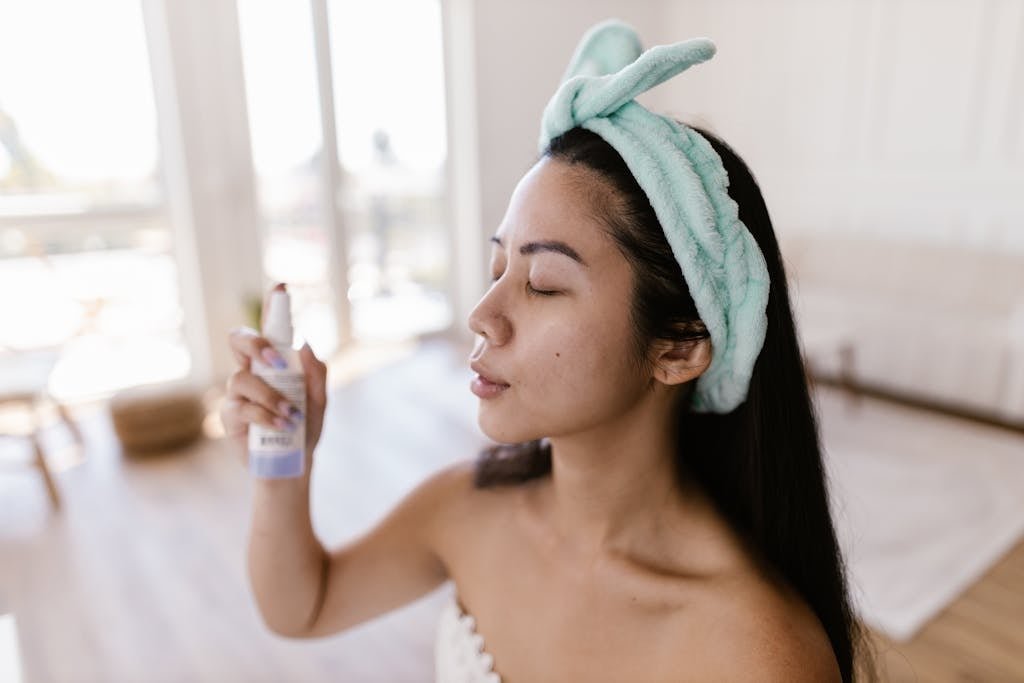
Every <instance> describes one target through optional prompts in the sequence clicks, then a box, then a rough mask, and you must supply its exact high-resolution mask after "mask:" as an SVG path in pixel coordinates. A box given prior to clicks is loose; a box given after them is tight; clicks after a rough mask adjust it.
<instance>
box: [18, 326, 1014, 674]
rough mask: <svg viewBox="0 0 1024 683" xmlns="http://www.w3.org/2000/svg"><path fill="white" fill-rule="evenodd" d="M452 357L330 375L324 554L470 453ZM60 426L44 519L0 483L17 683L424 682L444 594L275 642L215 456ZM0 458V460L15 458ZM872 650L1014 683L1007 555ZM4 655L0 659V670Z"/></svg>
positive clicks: (91, 428) (221, 453) (225, 474)
mask: <svg viewBox="0 0 1024 683" xmlns="http://www.w3.org/2000/svg"><path fill="white" fill-rule="evenodd" d="M467 353H468V349H458V348H454V347H452V346H449V345H447V344H444V343H442V342H431V343H429V344H426V345H424V346H423V347H422V348H420V349H418V350H415V353H413V354H412V355H404V356H402V357H400V358H398V359H397V360H396V361H395V362H394V363H393V364H391V365H387V366H386V367H384V368H383V369H379V370H377V371H375V372H374V373H373V374H372V375H368V376H362V377H358V376H356V375H357V374H358V373H357V372H352V371H351V368H350V367H349V368H347V369H346V370H345V371H344V372H338V373H336V375H337V376H341V375H345V376H347V377H350V378H351V377H354V378H353V379H351V381H350V382H349V383H348V384H346V385H345V386H339V387H336V388H335V389H333V391H332V394H331V399H330V401H329V404H328V416H327V420H326V425H327V426H326V427H325V430H324V435H323V440H322V445H321V447H320V448H319V449H318V451H317V458H316V464H315V472H316V476H315V477H314V483H313V501H312V508H313V521H314V526H315V528H316V529H317V533H318V535H319V536H320V538H321V540H322V541H323V542H324V543H325V544H327V545H333V544H335V543H338V542H341V541H342V540H344V539H346V538H348V537H350V536H352V535H354V534H356V533H358V532H360V531H362V530H363V529H365V528H366V526H367V525H368V524H370V523H372V522H373V521H374V520H375V519H377V518H379V517H380V515H382V514H383V513H384V511H385V510H387V509H388V508H389V507H390V505H391V504H393V502H394V501H395V500H396V499H397V498H398V497H400V496H401V495H402V494H403V493H404V492H406V491H407V490H408V489H409V488H411V487H412V486H413V485H414V484H415V483H417V482H418V481H419V480H421V479H422V478H423V477H424V476H426V474H428V473H429V472H431V471H433V470H435V469H436V468H438V467H440V466H441V465H443V464H445V463H447V462H450V461H453V460H456V459H461V458H464V457H467V456H469V455H471V454H472V453H474V452H475V450H476V449H477V448H478V447H479V446H480V445H482V444H483V443H484V439H483V438H482V437H481V435H480V434H479V432H478V431H477V429H476V426H475V405H476V399H475V397H473V396H472V394H470V393H469V391H468V389H467V386H468V380H469V377H470V373H469V371H468V369H467V368H466V364H465V358H466V355H467ZM378 362H379V360H378ZM821 391H823V392H824V391H829V390H827V389H824V388H823V389H821ZM872 400H874V399H872ZM77 414H78V416H79V417H80V424H81V427H82V430H83V432H84V434H85V439H86V444H87V447H86V450H85V451H84V452H76V451H75V449H74V448H72V447H71V446H70V443H69V440H68V439H67V438H66V437H65V435H63V434H62V433H61V431H60V428H59V426H56V425H55V426H54V427H53V428H52V429H50V430H48V432H47V433H46V434H45V440H44V445H45V446H46V447H47V451H48V453H49V454H50V456H49V457H50V460H51V463H52V464H53V465H54V467H55V468H56V469H57V470H58V471H59V473H58V474H57V481H58V485H59V486H60V489H61V491H62V494H63V496H64V498H65V505H64V508H63V510H62V511H61V512H59V513H54V512H51V511H50V510H49V508H48V506H47V500H46V495H45V492H44V490H43V488H42V486H41V484H40V483H39V481H38V478H37V477H34V476H33V475H32V474H31V473H28V472H26V473H24V474H17V473H15V474H12V473H0V618H4V617H3V615H13V618H14V624H15V627H16V633H17V640H18V644H17V648H16V650H14V651H15V652H17V653H19V654H18V658H19V668H20V671H21V678H22V680H23V681H25V682H27V683H47V682H50V681H53V682H61V683H64V682H72V681H74V682H79V681H103V682H105V683H117V682H120V681H125V682H129V681H131V682H134V681H146V682H150V681H155V682H160V681H168V682H171V681H174V682H178V681H190V682H192V681H196V682H202V681H210V682H211V683H213V682H216V683H228V682H234V681H238V682H241V681H268V682H269V681H275V682H278V681H303V682H305V681H309V682H317V681H332V682H333V681H356V682H360V683H362V682H367V683H373V682H375V681H380V682H382V683H383V682H385V681H387V682H388V683H402V682H404V681H408V682H410V683H412V682H417V681H431V680H433V668H432V667H433V636H434V624H435V620H436V618H437V613H438V610H439V608H440V605H441V603H442V601H443V600H444V599H445V598H446V597H447V595H448V594H449V592H450V590H451V587H450V586H445V587H443V588H441V589H439V590H438V591H436V592H435V593H433V594H431V595H429V596H426V597H425V598H424V599H422V600H420V601H418V602H416V603H413V604H412V605H409V606H407V607H405V608H402V609H400V610H397V611H395V612H393V613H391V614H389V615H386V616H384V617H382V618H380V619H378V620H375V621H374V622H371V623H369V624H365V625H363V626H360V627H358V628H356V629H354V630H352V631H350V632H348V633H346V634H343V635H341V636H336V637H332V638H327V639H323V640H320V641H314V642H295V641H287V640H284V639H281V638H277V637H275V636H273V635H271V634H269V633H267V632H266V631H265V629H264V628H263V626H262V624H261V622H260V621H259V617H258V615H257V613H256V611H255V608H254V606H253V604H252V600H251V596H250V594H249V591H248V584H247V579H246V574H245V567H244V556H245V553H244V548H245V537H246V530H247V524H248V504H249V496H250V490H249V482H248V479H247V475H246V473H245V471H244V469H243V467H242V465H241V464H240V463H239V462H238V461H237V460H235V459H234V458H232V457H230V455H229V454H228V453H227V452H226V451H225V449H224V444H223V443H222V442H221V441H220V440H219V439H216V438H207V439H204V440H203V441H201V442H199V443H198V444H196V445H194V446H192V447H190V448H188V449H186V450H184V451H181V452H179V453H176V454H174V455H170V456H164V457H160V458H152V459H148V460H136V459H130V458H127V457H125V456H123V455H122V453H121V452H120V449H119V448H118V446H117V442H116V440H115V439H114V437H113V434H112V431H111V428H110V424H109V420H108V419H107V418H106V415H105V412H104V411H103V409H102V406H94V407H90V406H83V407H80V408H79V409H78V410H77ZM936 419H942V420H948V418H936ZM211 427H213V425H211ZM885 428H891V425H886V426H885ZM917 428H918V429H920V425H918V426H917ZM1008 438H1009V437H1008ZM1016 438H1019V437H1016ZM4 449H5V450H4V451H0V459H2V458H8V459H10V458H11V457H15V456H16V454H14V453H12V452H11V448H10V447H8V446H5V447H4ZM1022 457H1024V452H1022ZM10 630H11V629H8V628H6V627H5V628H0V638H3V637H5V634H8V633H9V632H10ZM6 637H8V638H9V637H10V636H9V635H8V636H6ZM873 642H874V644H875V647H876V649H877V658H878V662H877V663H878V667H879V669H880V672H881V676H880V680H883V681H928V682H932V681H935V682H938V683H941V682H944V681H950V682H952V681H958V682H964V681H1024V654H1022V653H1024V544H1018V545H1017V546H1016V547H1015V548H1014V549H1013V551H1012V552H1011V553H1010V554H1008V555H1007V556H1006V557H1004V558H1003V559H1002V560H1001V561H1000V562H999V563H998V564H997V565H996V566H994V567H992V569H991V570H990V571H989V572H988V573H987V574H986V575H985V576H984V578H983V579H982V580H981V581H979V582H978V583H977V584H975V585H974V586H973V587H971V588H970V589H969V590H968V591H967V592H966V593H965V594H964V595H962V596H961V597H960V598H959V599H957V600H956V601H955V602H954V603H953V604H952V605H950V606H949V607H948V608H947V609H946V610H945V611H944V612H943V613H942V614H941V615H939V616H938V618H936V619H935V620H933V621H932V622H931V623H929V624H928V625H927V626H926V627H925V628H924V629H923V630H922V631H921V633H920V634H918V636H917V637H916V638H915V639H914V640H912V641H911V642H909V643H892V642H890V641H888V640H886V639H885V638H884V637H882V636H879V635H877V634H875V635H874V636H873ZM10 645H11V643H3V642H0V658H3V657H4V653H5V652H10V650H5V649H4V648H5V646H8V647H9V646H10ZM5 671H7V669H5V668H4V666H2V665H0V675H2V674H3V672H5Z"/></svg>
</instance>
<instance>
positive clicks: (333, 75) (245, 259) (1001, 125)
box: [0, 0, 1024, 682]
mask: <svg viewBox="0 0 1024 683" xmlns="http://www.w3.org/2000/svg"><path fill="white" fill-rule="evenodd" d="M607 17H617V18H620V19H623V20H625V21H627V22H628V23H630V24H632V25H633V26H635V27H636V28H637V30H638V31H639V33H640V35H641V36H642V37H643V39H644V41H645V44H646V45H647V46H651V45H655V44H661V43H669V42H675V41H678V40H683V39H686V38H690V37H694V36H701V35H703V36H708V37H711V38H712V39H713V40H714V41H715V42H716V44H717V46H718V53H717V55H716V56H715V58H714V59H713V60H712V61H711V62H709V63H707V64H704V65H699V66H697V67H694V68H693V69H691V70H689V71H687V72H686V73H684V74H682V75H681V76H679V77H677V78H675V79H673V80H672V81H670V82H668V83H666V84H664V85H662V86H660V87H658V88H657V89H655V90H654V91H652V92H649V93H647V94H645V95H644V96H642V97H641V98H640V101H641V102H642V103H644V104H645V105H647V106H649V107H650V108H652V109H654V110H656V111H660V112H662V113H666V114H671V115H674V116H676V117H677V118H680V119H682V120H684V121H686V122H689V123H693V124H698V125H701V126H704V127H707V128H709V129H710V130H712V131H714V132H715V133H717V134H718V135H720V136H721V137H722V138H723V139H725V140H726V141H727V142H728V143H729V144H730V145H731V146H733V147H734V149H736V150H737V151H738V152H739V154H740V155H741V156H742V157H743V158H744V159H745V160H746V161H747V163H748V164H749V165H750V167H751V168H752V169H753V171H754V173H755V175H756V177H757V179H758V181H759V183H760V185H761V188H762V190H763V192H764V195H765V199H766V201H767V204H768V207H769V211H770V212H771V215H772V219H773V222H774V226H775V229H776V232H777V235H778V238H779V241H780V244H781V247H782V251H783V255H784V258H785V261H786V266H787V270H788V274H789V276H790V278H791V281H790V283H789V284H790V287H791V290H790V291H791V296H792V298H793V303H794V308H795V313H796V315H797V319H798V326H799V332H800V336H801V344H802V347H803V350H804V354H805V360H806V363H807V367H808V370H809V373H810V376H811V378H812V380H813V382H814V391H815V398H816V401H817V402H818V409H819V411H820V412H821V420H822V430H823V440H824V442H825V446H826V450H827V460H828V462H827V464H828V467H829V476H830V485H831V487H832V493H833V503H834V514H835V516H836V520H837V527H838V529H839V532H840V536H841V540H842V542H843V545H844V550H845V551H846V553H847V557H848V561H849V564H850V566H849V571H850V578H851V585H852V590H854V592H855V599H856V604H857V606H858V615H859V617H860V618H861V619H862V620H863V621H864V623H865V624H867V625H868V626H869V627H870V629H871V633H872V635H873V638H874V640H875V643H876V644H877V646H878V648H879V666H880V668H881V670H882V672H883V680H899V681H901V680H908V681H909V680H928V681H945V680H949V681H954V680H956V681H962V680H993V681H994V680H1000V681H1009V680H1024V664H1022V663H1021V660H1020V658H1019V651H1020V649H1021V647H1022V646H1024V627H1022V626H1021V624H1022V623H1024V622H1022V620H1021V616H1022V615H1024V546H1022V544H1021V536H1022V535H1024V199H1022V191H1021V190H1022V188H1024V3H1022V2H1019V1H1018V0H971V1H968V0H942V1H941V2H934V1H930V0H929V1H926V0H888V1H886V2H883V1H882V0H868V1H866V2H855V1H854V0H832V1H830V2H812V1H811V0H777V1H773V2H755V1H754V0H728V1H719V2H711V1H710V0H684V1H679V0H674V1H668V0H639V1H637V0H632V1H631V2H628V3H627V2H624V1H623V0H616V1H613V0H596V1H595V0H586V1H585V0H566V1H563V2H559V3H557V4H556V5H552V4H550V3H542V2H539V0H525V1H524V2H517V3H503V2H497V1H496V0H478V1H477V2H472V1H471V0H376V1H375V2H358V1H357V0H311V1H310V2H308V3H305V2H292V3H283V2H274V3H271V2H257V1H255V0H94V1H91V2H88V3H84V2H74V1H72V0H0V465H2V466H3V467H4V469H3V470H2V471H0V680H3V681H8V680H10V681H33V682H34V681H185V680H188V681H206V680H209V681H228V680H232V681H250V680H251V681H257V680H259V681H315V680H328V679H330V680H337V679H339V678H340V679H342V680H358V681H421V680H422V681H426V680H431V677H432V668H431V667H432V637H433V620H434V619H435V618H436V613H437V609H438V606H439V605H440V604H441V603H440V600H441V599H442V598H443V592H444V591H445V590H450V589H451V588H450V586H448V587H446V588H445V589H442V590H441V591H439V592H437V593H435V594H432V595H430V596H427V597H426V598H424V599H423V600H421V601H418V602H417V603H414V604H413V605H410V606H409V607H406V608H402V609H401V610H397V611H396V612H394V613H391V614H389V615H386V616H384V617H382V618H380V619H378V620H375V621H374V622H371V623H369V624H366V625H363V626H360V627H358V628H356V629H354V630H353V631H351V632H349V633H346V634H342V635H339V636H337V637H335V638H331V639H325V640H323V641H320V642H289V641H284V640H283V639H280V638H276V637H274V636H273V635H272V634H270V633H268V632H267V631H266V630H265V628H263V626H262V624H261V622H260V621H259V617H258V615H257V613H256V611H255V607H254V606H253V605H252V603H251V597H250V595H249V593H248V586H247V583H246V581H247V579H246V575H245V567H244V548H245V532H246V525H247V523H248V507H247V505H248V496H249V488H248V483H247V477H246V473H245V470H244V467H243V466H241V465H240V464H239V463H238V462H237V460H235V459H232V457H231V456H230V455H229V454H228V452H227V449H226V447H225V446H226V444H225V443H224V440H223V438H222V437H223V434H222V430H221V428H220V424H219V420H218V419H217V416H216V411H217V409H218V405H219V400H220V399H221V397H222V394H223V387H224V383H225V380H226V379H227V377H228V376H229V374H230V373H231V372H232V371H233V370H234V361H233V359H232V357H231V355H230V352H229V349H228V346H227V333H228V331H229V330H230V329H232V328H234V327H237V326H240V325H250V326H257V325H258V311H259V305H260V301H261V299H262V296H263V294H264V292H265V291H266V290H267V289H268V288H269V287H270V286H272V285H273V283H275V282H281V281H283V282H287V283H288V286H289V290H290V291H291V292H292V299H293V307H294V314H295V324H296V331H297V334H298V336H299V337H300V338H301V340H307V341H308V342H309V343H310V345H311V346H312V347H313V349H314V351H315V352H316V353H317V354H318V355H319V356H320V357H321V358H324V359H326V360H328V361H329V365H330V368H331V373H330V385H331V395H330V401H329V405H328V416H327V421H326V425H325V429H324V436H323V440H322V442H321V447H320V448H319V449H318V459H317V476H316V477H315V481H314V491H313V504H312V514H313V518H314V523H315V526H316V528H317V531H318V535H319V536H320V537H321V539H322V540H323V541H324V542H325V544H328V545H330V544H333V543H337V542H341V541H343V540H345V539H346V538H349V537H351V536H352V535H353V534H355V533H357V532H359V531H361V530H363V529H365V527H366V526H367V525H368V524H370V523H372V522H373V521H374V520H375V519H377V518H379V516H380V515H381V514H383V512H384V511H386V510H387V509H388V508H389V507H390V506H391V505H392V504H393V503H394V502H395V501H396V500H397V499H398V498H399V497H400V496H401V495H402V494H404V493H405V492H406V491H408V490H409V489H410V488H411V487H412V486H413V485H415V484H416V483H417V482H418V481H420V480H421V479H422V478H423V477H424V476H426V475H427V474H428V473H430V472H431V471H433V470H435V469H436V468H437V467H440V466H441V465H443V464H445V463H447V462H450V461H452V460H456V459H462V458H465V457H470V456H471V455H472V454H473V453H474V452H475V450H476V449H477V448H479V446H480V445H482V444H483V443H484V442H485V441H484V439H483V437H482V435H481V434H480V432H479V430H478V429H477V427H476V420H475V410H476V399H475V397H473V396H472V395H471V394H470V392H469V391H468V381H469V378H470V373H469V370H468V368H467V367H466V356H467V355H468V352H469V349H470V345H471V343H472V335H471V333H470V331H469V330H468V328H467V326H466V323H465V321H466V317H467V315H468V313H469V311H470V310H471V309H472V307H473V305H474V304H475V302H476V301H477V299H478V298H479V296H480V295H481V294H482V293H483V292H484V290H485V287H486V285H487V273H486V267H487V260H486V259H487V257H488V256H487V255H488V250H487V247H488V244H487V238H488V237H489V236H490V235H491V234H493V232H494V230H495V229H496V227H497V226H498V224H499V223H500V221H501V218H502V215H503V214H504V211H505V207H506V205H507V202H508V199H509V196H510V194H511V191H512V189H513V188H514V186H515V184H516V182H517V181H518V179H519V178H520V177H521V176H522V175H523V173H525V172H526V171H527V170H528V169H529V167H530V166H531V164H532V163H533V161H534V158H535V154H536V149H535V146H536V138H537V134H538V126H539V120H540V113H541V111H542V109H543V106H544V104H545V103H546V102H547V99H548V97H550V95H551V94H552V93H553V92H554V89H555V88H556V86H557V85H558V82H559V78H560V77H561V75H562V73H563V70H564V68H565V65H566V64H567V63H568V60H569V57H570V56H571V54H572V51H573V48H574V47H575V45H576V43H577V41H578V40H579V38H580V36H581V35H582V33H583V32H584V31H585V30H586V29H587V28H588V27H590V26H591V25H592V24H594V23H595V22H597V21H600V20H602V19H605V18H607ZM393 652H401V653H402V655H403V656H402V657H398V658H395V657H392V656H389V655H390V653H393Z"/></svg>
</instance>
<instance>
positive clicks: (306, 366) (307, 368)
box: [299, 342, 327, 400]
mask: <svg viewBox="0 0 1024 683" xmlns="http://www.w3.org/2000/svg"><path fill="white" fill-rule="evenodd" d="M299 360H300V361H301V362H302V370H303V372H305V373H306V377H307V378H309V381H307V382H306V385H307V388H308V390H309V392H310V395H311V396H312V397H313V398H315V399H317V400H323V398H324V394H325V393H326V391H325V384H326V377H327V365H326V364H325V363H324V362H323V361H321V360H320V359H319V358H317V357H316V354H314V353H313V349H312V348H311V347H310V346H309V342H306V343H304V344H303V345H302V348H301V349H299Z"/></svg>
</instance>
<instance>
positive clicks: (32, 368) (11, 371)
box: [0, 348, 83, 509]
mask: <svg viewBox="0 0 1024 683" xmlns="http://www.w3.org/2000/svg"><path fill="white" fill-rule="evenodd" d="M59 356H60V350H59V349H56V348H48V349H33V350H31V351H12V350H9V349H2V348H0V406H11V405H17V406H20V407H21V409H22V410H24V411H25V412H27V414H28V420H27V421H26V423H25V428H23V429H8V430H6V431H0V438H6V439H27V440H28V441H29V443H30V444H31V447H32V458H31V461H30V462H17V463H14V467H19V468H24V467H25V466H26V465H27V466H29V467H34V468H36V469H38V470H39V474H40V475H41V476H42V478H43V484H44V485H45V486H46V492H47V495H48V496H49V498H50V502H51V504H52V505H53V507H54V509H59V508H60V507H61V497H60V491H59V490H58V488H57V484H56V482H55V481H54V477H53V472H52V471H51V469H50V465H49V463H48V462H47V460H46V454H45V453H44V452H43V449H42V444H41V443H40V438H39V433H40V429H41V427H42V424H41V420H40V414H41V412H42V409H43V408H44V406H45V405H46V404H47V403H49V404H52V405H53V406H54V407H55V408H56V410H57V414H58V415H59V416H60V420H61V422H63V423H64V425H65V427H67V429H68V431H69V432H70V433H71V436H72V438H73V439H74V441H75V443H76V444H77V445H78V446H79V447H81V446H82V445H83V440H82V433H81V431H80V430H79V429H78V425H76V424H75V421H74V420H73V419H72V418H71V416H70V414H69V413H68V410H67V408H66V407H65V406H64V405H63V404H62V403H61V402H60V401H58V400H56V399H55V398H54V397H53V396H52V395H50V392H49V388H48V385H49V379H50V372H51V371H52V370H53V366H54V365H56V363H57V359H58V358H59ZM0 429H2V428H0Z"/></svg>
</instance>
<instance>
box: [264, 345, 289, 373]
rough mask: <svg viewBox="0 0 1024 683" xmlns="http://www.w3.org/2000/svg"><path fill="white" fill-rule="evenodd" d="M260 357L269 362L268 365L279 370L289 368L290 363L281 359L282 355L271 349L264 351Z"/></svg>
mask: <svg viewBox="0 0 1024 683" xmlns="http://www.w3.org/2000/svg"><path fill="white" fill-rule="evenodd" d="M260 356H262V357H263V360H265V361H267V363H269V364H270V365H273V366H274V367H275V368H277V369H278V370H284V369H285V368H286V367H288V362H287V361H286V360H285V359H284V358H282V357H281V354H279V353H278V352H277V351H275V350H274V349H272V348H270V347H267V348H265V349H263V350H262V351H261V352H260Z"/></svg>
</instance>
